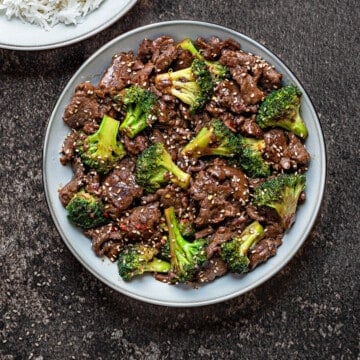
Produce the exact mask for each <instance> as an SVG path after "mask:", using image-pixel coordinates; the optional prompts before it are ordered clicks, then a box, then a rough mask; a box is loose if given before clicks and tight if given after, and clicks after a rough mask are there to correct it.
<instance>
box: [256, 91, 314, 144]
mask: <svg viewBox="0 0 360 360" xmlns="http://www.w3.org/2000/svg"><path fill="white" fill-rule="evenodd" d="M300 97H301V91H300V90H299V89H298V88H297V87H296V86H294V85H289V86H285V87H282V88H280V89H278V90H274V91H272V92H271V93H270V94H269V95H268V96H266V98H265V99H264V101H263V102H262V103H261V104H260V107H259V110H258V113H257V116H256V122H257V123H258V125H259V126H260V127H261V128H262V129H264V128H269V127H270V128H271V127H280V128H283V129H285V130H288V131H291V132H293V133H294V134H295V135H297V136H299V137H300V138H302V139H305V138H306V137H307V135H308V130H307V128H306V125H305V123H304V120H303V119H302V117H301V114H300Z"/></svg>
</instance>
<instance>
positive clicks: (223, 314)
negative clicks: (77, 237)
mask: <svg viewBox="0 0 360 360" xmlns="http://www.w3.org/2000/svg"><path fill="white" fill-rule="evenodd" d="M287 9H291V11H290V13H289V12H288V10H287ZM359 16H360V11H359V5H358V4H357V1H355V0H347V1H335V0H331V1H325V0H320V1H295V0H289V1H285V0H281V1H257V0H255V1H242V0H240V1H235V0H234V1H220V0H218V1H214V0H210V1H205V0H197V1H190V0H189V1H188V0H183V1H182V2H181V3H180V2H176V1H168V0H165V1H149V0H140V1H139V2H138V3H137V4H136V5H135V7H134V8H133V9H132V10H130V12H128V13H127V14H126V15H125V16H124V18H123V19H122V20H120V21H119V22H117V23H116V24H115V25H113V26H112V27H110V28H109V29H107V30H105V31H103V32H101V33H100V34H98V35H96V36H94V37H92V38H91V39H88V40H85V41H83V42H81V43H79V44H75V45H72V46H69V47H66V48H62V49H56V50H49V51H41V52H17V51H10V50H1V49H0V129H1V133H0V138H1V159H0V166H1V167H0V177H1V184H2V186H1V188H0V198H1V202H0V219H1V220H0V235H1V244H0V256H1V258H0V274H1V280H2V281H1V283H0V313H1V317H0V358H1V359H7V360H10V359H38V360H40V359H55V360H56V359H182V358H183V359H240V358H241V359H359V261H358V259H359V257H360V251H359V237H358V235H357V233H358V231H359V223H360V219H359V206H358V203H359V155H360V154H359V145H358V139H359V130H358V124H359V118H358V114H359V110H360V109H359V101H358V84H359V82H360V79H359V73H358V71H357V67H358V65H359V64H358V56H359V41H360V39H359V31H358V19H359ZM179 18H181V19H194V20H203V21H209V22H214V23H218V24H220V25H224V26H228V27H230V28H233V29H235V30H237V31H239V32H243V33H245V34H247V35H248V36H250V37H252V38H254V39H255V40H257V41H259V42H261V43H263V44H265V45H266V46H267V47H268V48H269V49H270V50H272V51H273V52H274V53H276V54H277V55H278V56H279V57H280V58H281V59H282V60H283V61H284V62H285V63H286V64H287V65H288V66H289V67H290V68H291V69H292V70H293V71H294V73H295V74H296V75H297V76H298V77H299V78H300V79H301V81H302V83H303V85H304V87H305V88H306V90H307V92H308V94H309V95H310V97H311V98H312V100H313V103H314V106H315V108H316V109H317V111H318V113H319V116H320V122H321V125H322V127H323V131H324V136H325V140H326V145H327V151H328V177H327V188H326V194H325V198H324V201H323V205H322V208H321V212H320V215H319V217H318V221H317V223H316V225H315V227H314V228H313V230H312V232H311V235H310V236H309V238H308V239H307V241H306V242H305V244H304V246H303V247H302V248H301V250H300V251H299V252H298V254H297V255H296V256H295V257H294V258H293V260H292V261H291V262H290V263H289V264H288V265H287V266H286V267H285V268H284V269H283V270H282V271H281V272H280V273H278V274H277V275H276V276H275V277H273V278H272V279H271V280H269V281H267V282H266V283H265V284H263V285H262V286H260V287H258V288H257V289H255V290H253V291H251V292H249V293H247V294H246V295H244V296H241V297H238V298H235V299H233V300H230V301H227V302H225V303H221V304H217V305H211V306H206V307H199V308H192V309H191V308H189V309H187V308H185V309H177V308H166V307H159V306H155V305H149V304H146V303H142V302H139V301H135V300H131V299H129V298H127V297H125V296H123V295H121V294H119V293H116V292H115V291H113V290H111V289H109V288H108V287H107V286H105V285H103V284H102V283H101V282H100V281H98V280H97V279H96V278H94V277H93V276H92V275H91V274H89V273H88V272H87V271H86V270H85V269H84V268H83V267H82V266H81V265H80V264H79V263H78V262H77V260H76V259H75V258H74V257H73V255H72V254H71V253H70V252H69V250H68V249H67V248H66V246H65V245H64V243H63V241H62V239H61V238H60V236H59V235H58V233H57V231H56V229H55V227H54V225H53V222H52V219H51V217H50V214H49V211H48V208H47V204H46V201H45V196H44V192H43V187H42V168H41V167H42V143H43V138H44V134H45V129H46V124H47V121H48V118H49V116H50V114H51V111H52V108H53V107H54V105H55V102H56V100H57V98H58V96H59V95H60V93H61V91H62V89H63V88H64V86H65V84H66V83H67V81H68V80H69V79H70V77H71V76H72V74H73V73H74V72H75V71H76V70H77V68H78V67H79V66H80V65H81V64H82V62H83V61H84V60H85V59H87V58H88V57H89V56H90V55H91V54H92V53H93V52H94V51H95V50H96V49H97V48H99V47H100V46H101V45H103V44H105V43H106V42H108V41H109V40H111V39H112V38H114V37H115V36H117V35H119V34H121V33H123V32H125V31H127V30H130V29H132V28H135V27H137V26H140V25H145V24H148V23H152V22H156V21H159V20H160V21H163V20H174V19H179Z"/></svg>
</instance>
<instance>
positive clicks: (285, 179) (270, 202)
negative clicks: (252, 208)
mask: <svg viewBox="0 0 360 360" xmlns="http://www.w3.org/2000/svg"><path fill="white" fill-rule="evenodd" d="M305 183H306V178H305V175H303V174H286V175H279V176H277V177H275V178H272V179H269V180H267V181H265V182H264V183H262V184H261V185H259V186H258V187H257V188H256V189H255V194H254V201H253V202H254V205H257V206H259V205H260V206H269V207H271V208H274V209H275V210H276V212H277V213H278V215H279V217H280V219H281V223H282V226H283V228H284V230H286V229H289V228H290V227H291V226H292V224H293V223H294V221H295V212H296V208H297V204H298V200H299V197H300V194H301V192H302V191H304V190H305Z"/></svg>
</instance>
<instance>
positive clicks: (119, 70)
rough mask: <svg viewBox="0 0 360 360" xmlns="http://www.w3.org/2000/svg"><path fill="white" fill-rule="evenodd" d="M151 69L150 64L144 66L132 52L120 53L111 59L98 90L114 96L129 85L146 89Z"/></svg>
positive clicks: (152, 66) (152, 67)
mask: <svg viewBox="0 0 360 360" xmlns="http://www.w3.org/2000/svg"><path fill="white" fill-rule="evenodd" d="M153 69H154V65H153V64H152V63H146V64H144V63H143V62H142V61H141V60H140V59H138V58H137V57H136V56H135V55H134V53H133V52H132V51H128V52H122V53H120V54H117V55H115V56H114V57H113V61H112V64H111V65H110V66H109V67H108V68H107V69H106V71H105V73H104V74H103V76H102V78H101V80H100V83H99V88H100V89H103V90H106V91H107V92H109V93H110V94H112V95H114V94H115V93H116V92H118V91H120V90H122V89H124V88H125V87H126V86H128V85H131V84H137V85H141V86H143V87H146V86H148V85H149V76H150V74H151V73H152V71H153Z"/></svg>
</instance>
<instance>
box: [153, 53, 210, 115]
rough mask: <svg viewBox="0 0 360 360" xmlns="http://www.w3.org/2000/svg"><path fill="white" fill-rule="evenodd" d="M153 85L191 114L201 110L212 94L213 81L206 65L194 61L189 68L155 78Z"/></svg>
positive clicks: (196, 60)
mask: <svg viewBox="0 0 360 360" xmlns="http://www.w3.org/2000/svg"><path fill="white" fill-rule="evenodd" d="M155 85H156V87H158V88H159V89H162V91H163V92H165V93H169V94H171V95H173V96H175V97H177V98H178V99H179V100H181V101H182V102H183V103H185V104H187V105H189V110H190V112H191V113H195V112H196V111H198V110H200V109H201V108H203V106H204V105H205V103H206V102H207V101H209V100H210V98H211V96H212V93H213V81H212V78H211V75H210V73H209V71H208V70H207V67H206V64H205V63H204V62H203V61H200V60H198V59H195V60H194V61H193V62H192V64H191V66H190V67H188V68H185V69H181V70H178V71H169V72H167V73H163V74H158V75H156V77H155Z"/></svg>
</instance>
